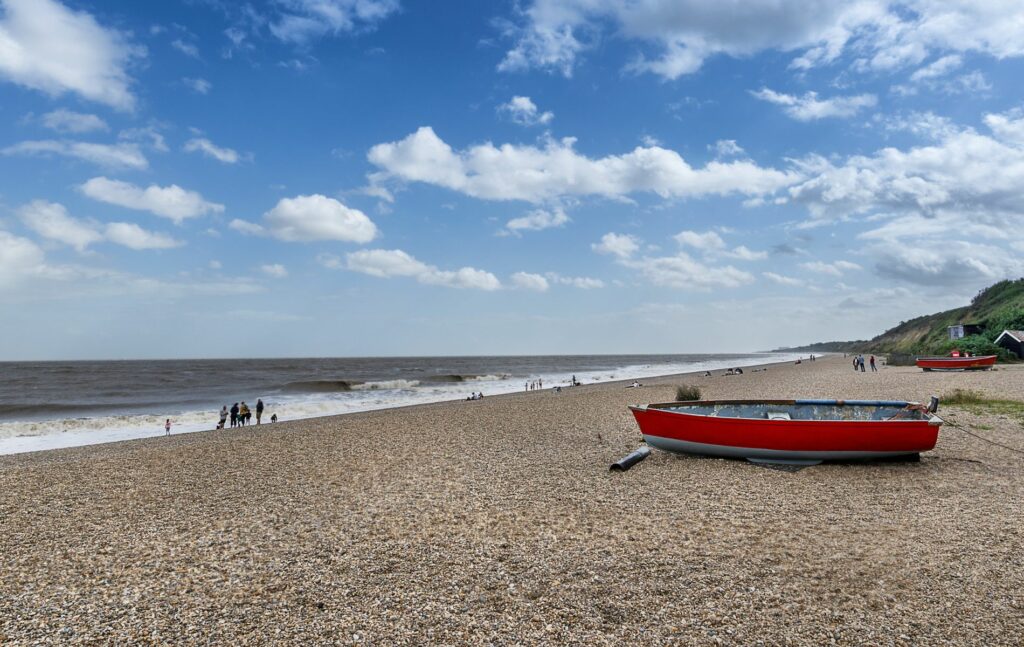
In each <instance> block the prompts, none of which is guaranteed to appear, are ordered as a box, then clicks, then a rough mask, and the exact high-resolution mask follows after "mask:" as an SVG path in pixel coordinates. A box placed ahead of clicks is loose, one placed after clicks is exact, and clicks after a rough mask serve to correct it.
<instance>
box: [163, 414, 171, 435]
mask: <svg viewBox="0 0 1024 647" xmlns="http://www.w3.org/2000/svg"><path fill="white" fill-rule="evenodd" d="M164 435H165V436H170V435H171V419H170V418H168V419H167V422H165V423H164Z"/></svg>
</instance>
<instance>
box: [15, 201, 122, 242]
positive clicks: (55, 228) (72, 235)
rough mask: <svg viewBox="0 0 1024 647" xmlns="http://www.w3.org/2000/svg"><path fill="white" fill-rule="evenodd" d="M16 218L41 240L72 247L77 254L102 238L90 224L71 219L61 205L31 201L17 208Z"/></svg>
mask: <svg viewBox="0 0 1024 647" xmlns="http://www.w3.org/2000/svg"><path fill="white" fill-rule="evenodd" d="M17 213H18V217H19V218H21V221H22V222H23V223H25V226H26V227H28V228H29V229H31V230H32V231H34V232H35V233H37V234H39V235H40V236H42V237H43V238H48V239H50V240H55V241H57V242H60V243H64V244H65V245H68V246H70V247H74V248H75V249H76V250H78V251H79V252H83V251H85V249H86V248H87V247H88V246H89V245H92V244H93V243H96V242H99V241H100V240H103V236H102V235H101V234H100V233H99V232H98V231H96V229H95V228H94V227H93V226H91V225H90V224H88V223H86V222H83V221H81V220H78V219H77V218H74V217H72V216H71V215H70V214H69V213H68V210H67V209H66V208H65V207H64V205H62V204H58V203H56V202H47V201H46V200H33V201H32V202H30V203H28V204H26V205H22V206H21V207H20V208H18V211H17Z"/></svg>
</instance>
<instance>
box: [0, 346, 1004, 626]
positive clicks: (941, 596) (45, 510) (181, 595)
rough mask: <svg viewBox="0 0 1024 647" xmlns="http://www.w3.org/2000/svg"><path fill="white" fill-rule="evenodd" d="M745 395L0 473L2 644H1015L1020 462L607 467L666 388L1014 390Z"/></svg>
mask: <svg viewBox="0 0 1024 647" xmlns="http://www.w3.org/2000/svg"><path fill="white" fill-rule="evenodd" d="M745 371H746V372H745V373H744V374H743V375H739V376H729V377H725V376H722V375H721V372H720V371H718V372H716V376H715V377H712V378H701V377H699V376H686V377H680V376H672V377H666V378H655V379H643V380H641V381H642V382H644V384H645V386H644V388H642V389H624V388H622V387H623V384H622V383H619V384H614V383H609V384H600V385H592V386H584V387H579V388H572V389H563V391H562V392H561V393H553V392H551V391H544V392H535V393H522V394H512V395H505V396H497V397H487V398H485V399H484V400H481V401H474V402H466V401H459V402H450V403H440V404H429V405H418V406H413V407H405V408H401V409H391V410H385V411H375V412H368V413H360V414H351V415H346V416H337V417H331V418H315V419H308V420H300V421H295V422H289V423H279V424H277V425H274V426H272V427H271V426H266V425H263V426H261V427H249V428H245V429H241V430H225V431H218V432H213V433H201V434H187V435H182V436H172V437H171V438H153V439H145V440H136V441H128V442H122V443H114V444H109V445H97V446H89V447H80V448H72V449H65V450H54V451H51V452H41V453H36V454H23V455H15V456H3V457H0V519H2V520H3V521H2V524H0V569H2V575H3V577H2V578H0V643H3V644H38V643H54V644H57V643H59V644H69V643H85V642H90V643H92V642H142V643H146V642H151V643H167V642H207V641H209V642H216V643H231V644H266V643H275V642H276V643H297V642H313V643H320V644H322V643H339V644H348V643H357V642H358V643H362V642H367V643H372V644H396V643H399V644H400V643H409V644H412V643H418V644H423V643H446V644H459V643H497V644H512V643H522V642H529V643H539V642H552V643H570V642H578V643H588V644H596V643H612V642H621V641H630V642H652V643H663V642H679V643H684V644H685V643H692V644H707V643H708V642H712V641H714V642H721V643H724V644H744V645H750V644H758V643H763V644H787V643H791V644H807V645H819V644H828V643H831V642H833V641H835V642H837V643H840V644H880V645H887V644H949V643H958V644H965V645H966V644H1018V641H1019V637H1020V636H1021V635H1024V592H1022V591H1024V585H1022V584H1021V582H1022V581H1024V556H1022V555H1024V522H1022V520H1021V512H1022V508H1024V503H1022V501H1024V456H1022V455H1020V454H1013V453H1011V452H1008V451H1007V450H1005V449H1001V448H998V447H995V446H992V445H988V444H985V443H983V442H981V441H979V440H977V439H975V438H972V437H970V436H966V435H965V434H963V433H961V432H959V431H956V430H954V429H952V428H951V427H949V426H947V427H944V428H943V431H942V432H941V434H940V439H939V444H938V446H937V448H936V449H935V451H933V452H929V453H927V454H925V455H924V456H923V458H922V460H921V462H920V463H866V464H853V463H850V464H825V465H821V466H816V467H811V468H807V469H804V470H800V471H798V472H787V471H781V470H775V469H768V468H764V467H757V466H754V465H750V464H748V463H745V462H742V461H732V460H723V459H709V458H696V457H680V456H674V455H669V454H665V453H662V452H657V451H655V452H654V454H653V455H652V456H651V457H650V458H649V459H647V460H646V461H644V462H643V463H641V464H639V465H638V466H636V467H634V468H633V469H632V470H631V471H629V472H626V473H624V474H612V473H609V472H608V465H609V463H610V462H612V461H613V460H615V459H617V458H620V457H621V456H622V455H624V454H625V453H627V452H628V451H631V450H633V449H635V448H636V447H637V446H638V445H639V432H638V430H637V428H636V425H635V423H634V422H633V420H632V416H631V415H630V413H629V411H628V410H627V409H626V406H625V405H626V404H631V403H638V402H640V403H646V402H662V401H669V400H672V399H674V393H675V385H676V384H680V383H684V382H685V383H690V384H696V385H698V386H700V387H701V388H702V390H703V392H704V393H703V394H704V397H707V398H785V397H842V398H845V399H853V398H866V399H876V398H884V399H911V400H926V399H927V397H928V396H929V395H931V394H933V393H934V394H942V393H946V392H948V391H950V390H952V389H953V388H956V387H966V388H973V389H976V390H979V391H981V392H983V393H985V394H986V395H989V396H992V397H1003V398H1012V399H1019V398H1021V397H1022V395H1021V394H1024V366H1009V367H999V370H996V371H991V372H980V373H923V372H921V371H920V370H918V369H916V368H912V367H881V370H880V371H879V372H878V373H876V374H872V373H870V372H868V373H854V372H853V369H852V367H851V366H850V364H849V363H848V360H844V359H842V358H841V357H837V358H831V359H826V360H821V361H818V362H813V363H811V362H804V363H802V364H800V365H772V366H770V367H769V369H768V370H767V371H758V372H754V371H753V370H751V369H745ZM940 416H942V417H948V418H950V419H955V420H956V421H957V423H958V424H961V425H965V426H968V427H969V428H970V429H972V431H975V432H976V433H978V434H981V435H983V436H986V437H988V438H991V439H993V440H996V441H999V442H1002V443H1005V444H1007V445H1011V446H1014V447H1021V448H1024V427H1022V426H1021V423H1020V421H1019V420H1017V419H1015V418H1012V417H1009V416H1005V415H999V414H995V413H970V412H968V411H963V410H959V409H956V408H949V409H946V408H943V409H941V410H940Z"/></svg>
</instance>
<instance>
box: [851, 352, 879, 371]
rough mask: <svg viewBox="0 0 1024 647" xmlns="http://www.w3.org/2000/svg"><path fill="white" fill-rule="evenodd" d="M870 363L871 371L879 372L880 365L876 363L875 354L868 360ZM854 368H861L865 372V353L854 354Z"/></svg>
mask: <svg viewBox="0 0 1024 647" xmlns="http://www.w3.org/2000/svg"><path fill="white" fill-rule="evenodd" d="M868 364H870V366H871V372H872V373H877V372H878V366H877V365H876V364H875V356H874V355H872V356H871V359H870V360H869V361H868ZM853 370H854V371H858V370H859V371H860V372H861V373H864V372H865V369H864V356H863V355H854V356H853Z"/></svg>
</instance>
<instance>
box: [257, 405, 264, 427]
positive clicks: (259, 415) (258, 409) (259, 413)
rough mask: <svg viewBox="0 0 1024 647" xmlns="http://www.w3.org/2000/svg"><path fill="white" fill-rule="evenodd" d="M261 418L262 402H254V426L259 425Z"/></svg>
mask: <svg viewBox="0 0 1024 647" xmlns="http://www.w3.org/2000/svg"><path fill="white" fill-rule="evenodd" d="M262 417H263V400H261V399H257V400H256V424H260V418H262Z"/></svg>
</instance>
